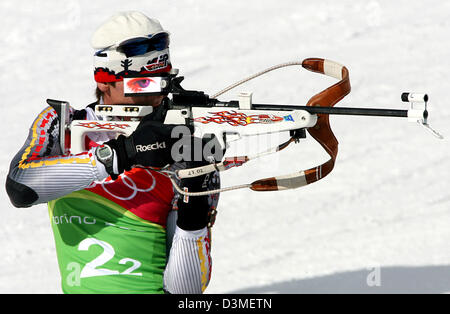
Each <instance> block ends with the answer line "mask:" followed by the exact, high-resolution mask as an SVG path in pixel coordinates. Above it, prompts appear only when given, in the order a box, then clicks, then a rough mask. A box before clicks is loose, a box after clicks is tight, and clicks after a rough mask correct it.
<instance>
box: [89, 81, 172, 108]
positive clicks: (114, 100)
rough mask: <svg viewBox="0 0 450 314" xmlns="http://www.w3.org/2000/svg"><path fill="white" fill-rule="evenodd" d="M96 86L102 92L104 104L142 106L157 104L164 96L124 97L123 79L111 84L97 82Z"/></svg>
mask: <svg viewBox="0 0 450 314" xmlns="http://www.w3.org/2000/svg"><path fill="white" fill-rule="evenodd" d="M97 86H98V88H99V89H100V90H101V91H102V92H103V102H104V103H105V105H117V104H125V105H127V104H130V105H131V104H133V105H142V106H153V107H156V106H159V104H161V101H162V100H163V98H164V96H131V97H125V95H124V94H123V81H119V82H116V83H115V84H114V85H113V84H106V83H97Z"/></svg>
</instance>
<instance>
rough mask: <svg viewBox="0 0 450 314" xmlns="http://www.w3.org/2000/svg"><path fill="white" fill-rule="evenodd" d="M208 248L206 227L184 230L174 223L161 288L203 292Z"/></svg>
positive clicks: (208, 268)
mask: <svg viewBox="0 0 450 314" xmlns="http://www.w3.org/2000/svg"><path fill="white" fill-rule="evenodd" d="M210 249H211V247H210V237H209V231H208V229H207V228H206V227H205V228H203V229H201V230H196V231H185V230H183V229H180V228H179V227H177V226H175V234H174V236H173V241H172V247H171V249H170V254H169V259H168V261H167V266H166V270H165V272H164V289H165V290H166V291H167V292H169V293H177V294H180V293H183V294H200V293H202V292H203V291H204V290H205V289H206V287H207V286H208V283H209V280H210V276H211V266H212V265H211V264H212V262H211V255H210Z"/></svg>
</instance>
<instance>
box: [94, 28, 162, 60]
mask: <svg viewBox="0 0 450 314" xmlns="http://www.w3.org/2000/svg"><path fill="white" fill-rule="evenodd" d="M168 47H169V34H168V33H157V34H155V35H153V36H151V37H150V38H132V39H129V40H126V41H124V42H122V43H120V44H118V45H113V46H110V47H108V48H107V49H103V50H100V51H98V52H97V53H96V54H95V55H96V56H99V57H103V56H105V57H106V54H105V53H104V51H105V50H110V49H112V48H116V50H117V51H118V52H121V53H123V54H125V56H126V57H127V58H130V57H134V56H139V55H143V54H146V53H148V52H151V51H161V50H164V49H167V48H168Z"/></svg>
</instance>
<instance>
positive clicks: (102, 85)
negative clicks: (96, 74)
mask: <svg viewBox="0 0 450 314" xmlns="http://www.w3.org/2000/svg"><path fill="white" fill-rule="evenodd" d="M97 87H98V89H99V90H101V92H102V93H106V92H108V91H109V84H108V83H99V82H97Z"/></svg>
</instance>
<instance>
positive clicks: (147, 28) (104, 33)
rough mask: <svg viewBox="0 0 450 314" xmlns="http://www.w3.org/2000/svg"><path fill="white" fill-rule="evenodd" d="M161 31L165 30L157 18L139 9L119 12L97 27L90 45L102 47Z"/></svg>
mask: <svg viewBox="0 0 450 314" xmlns="http://www.w3.org/2000/svg"><path fill="white" fill-rule="evenodd" d="M161 32H166V31H165V30H164V29H163V28H162V26H161V24H160V23H159V22H158V21H157V20H155V19H151V18H149V17H147V16H146V15H144V14H143V13H141V12H139V11H126V12H119V13H117V14H115V15H113V16H111V17H110V18H109V19H108V20H106V21H105V22H104V23H103V24H102V25H100V26H99V27H98V28H97V30H96V31H95V32H94V35H93V36H92V39H91V45H92V47H93V48H94V49H103V48H106V47H109V46H112V45H114V44H119V43H121V42H123V41H125V40H128V39H131V38H139V37H144V38H148V37H149V35H153V34H156V33H161Z"/></svg>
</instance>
